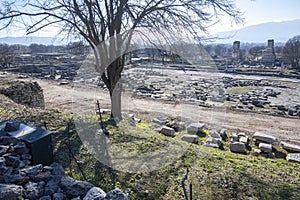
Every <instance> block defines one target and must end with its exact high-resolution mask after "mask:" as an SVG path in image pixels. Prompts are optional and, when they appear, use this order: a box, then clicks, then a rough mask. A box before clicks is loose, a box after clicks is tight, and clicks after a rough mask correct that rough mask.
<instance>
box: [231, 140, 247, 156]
mask: <svg viewBox="0 0 300 200" xmlns="http://www.w3.org/2000/svg"><path fill="white" fill-rule="evenodd" d="M229 149H230V151H231V152H233V153H245V150H246V145H245V144H244V143H242V142H235V141H232V142H230V144H229Z"/></svg>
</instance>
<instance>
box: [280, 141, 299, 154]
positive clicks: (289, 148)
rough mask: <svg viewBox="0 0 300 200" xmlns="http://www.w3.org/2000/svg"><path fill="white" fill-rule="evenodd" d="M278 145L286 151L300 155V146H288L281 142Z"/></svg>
mask: <svg viewBox="0 0 300 200" xmlns="http://www.w3.org/2000/svg"><path fill="white" fill-rule="evenodd" d="M280 144H281V145H282V147H283V148H284V149H285V150H287V151H292V152H297V153H300V146H299V145H295V144H290V143H286V142H281V143H280Z"/></svg>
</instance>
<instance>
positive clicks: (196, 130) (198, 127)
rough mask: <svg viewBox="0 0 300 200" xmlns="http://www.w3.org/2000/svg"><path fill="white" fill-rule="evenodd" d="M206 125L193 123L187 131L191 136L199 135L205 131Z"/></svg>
mask: <svg viewBox="0 0 300 200" xmlns="http://www.w3.org/2000/svg"><path fill="white" fill-rule="evenodd" d="M204 127H205V124H203V123H192V124H190V125H189V126H188V127H187V128H186V129H187V132H188V133H189V134H197V133H199V132H201V131H202V130H203V128H204Z"/></svg>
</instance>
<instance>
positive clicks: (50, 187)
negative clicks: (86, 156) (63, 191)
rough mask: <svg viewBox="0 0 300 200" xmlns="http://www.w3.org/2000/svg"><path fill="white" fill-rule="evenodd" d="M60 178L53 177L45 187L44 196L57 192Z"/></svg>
mask: <svg viewBox="0 0 300 200" xmlns="http://www.w3.org/2000/svg"><path fill="white" fill-rule="evenodd" d="M60 180H61V176H58V175H56V176H53V177H52V178H51V179H50V180H49V181H48V182H47V184H46V186H45V195H52V194H54V193H56V192H57V190H58V184H59V183H60Z"/></svg>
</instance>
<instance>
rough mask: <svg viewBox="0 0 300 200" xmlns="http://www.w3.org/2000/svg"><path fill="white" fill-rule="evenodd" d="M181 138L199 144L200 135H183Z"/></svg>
mask: <svg viewBox="0 0 300 200" xmlns="http://www.w3.org/2000/svg"><path fill="white" fill-rule="evenodd" d="M181 140H183V141H186V142H189V143H195V144H197V143H198V140H199V137H198V136H197V135H182V136H181Z"/></svg>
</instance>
